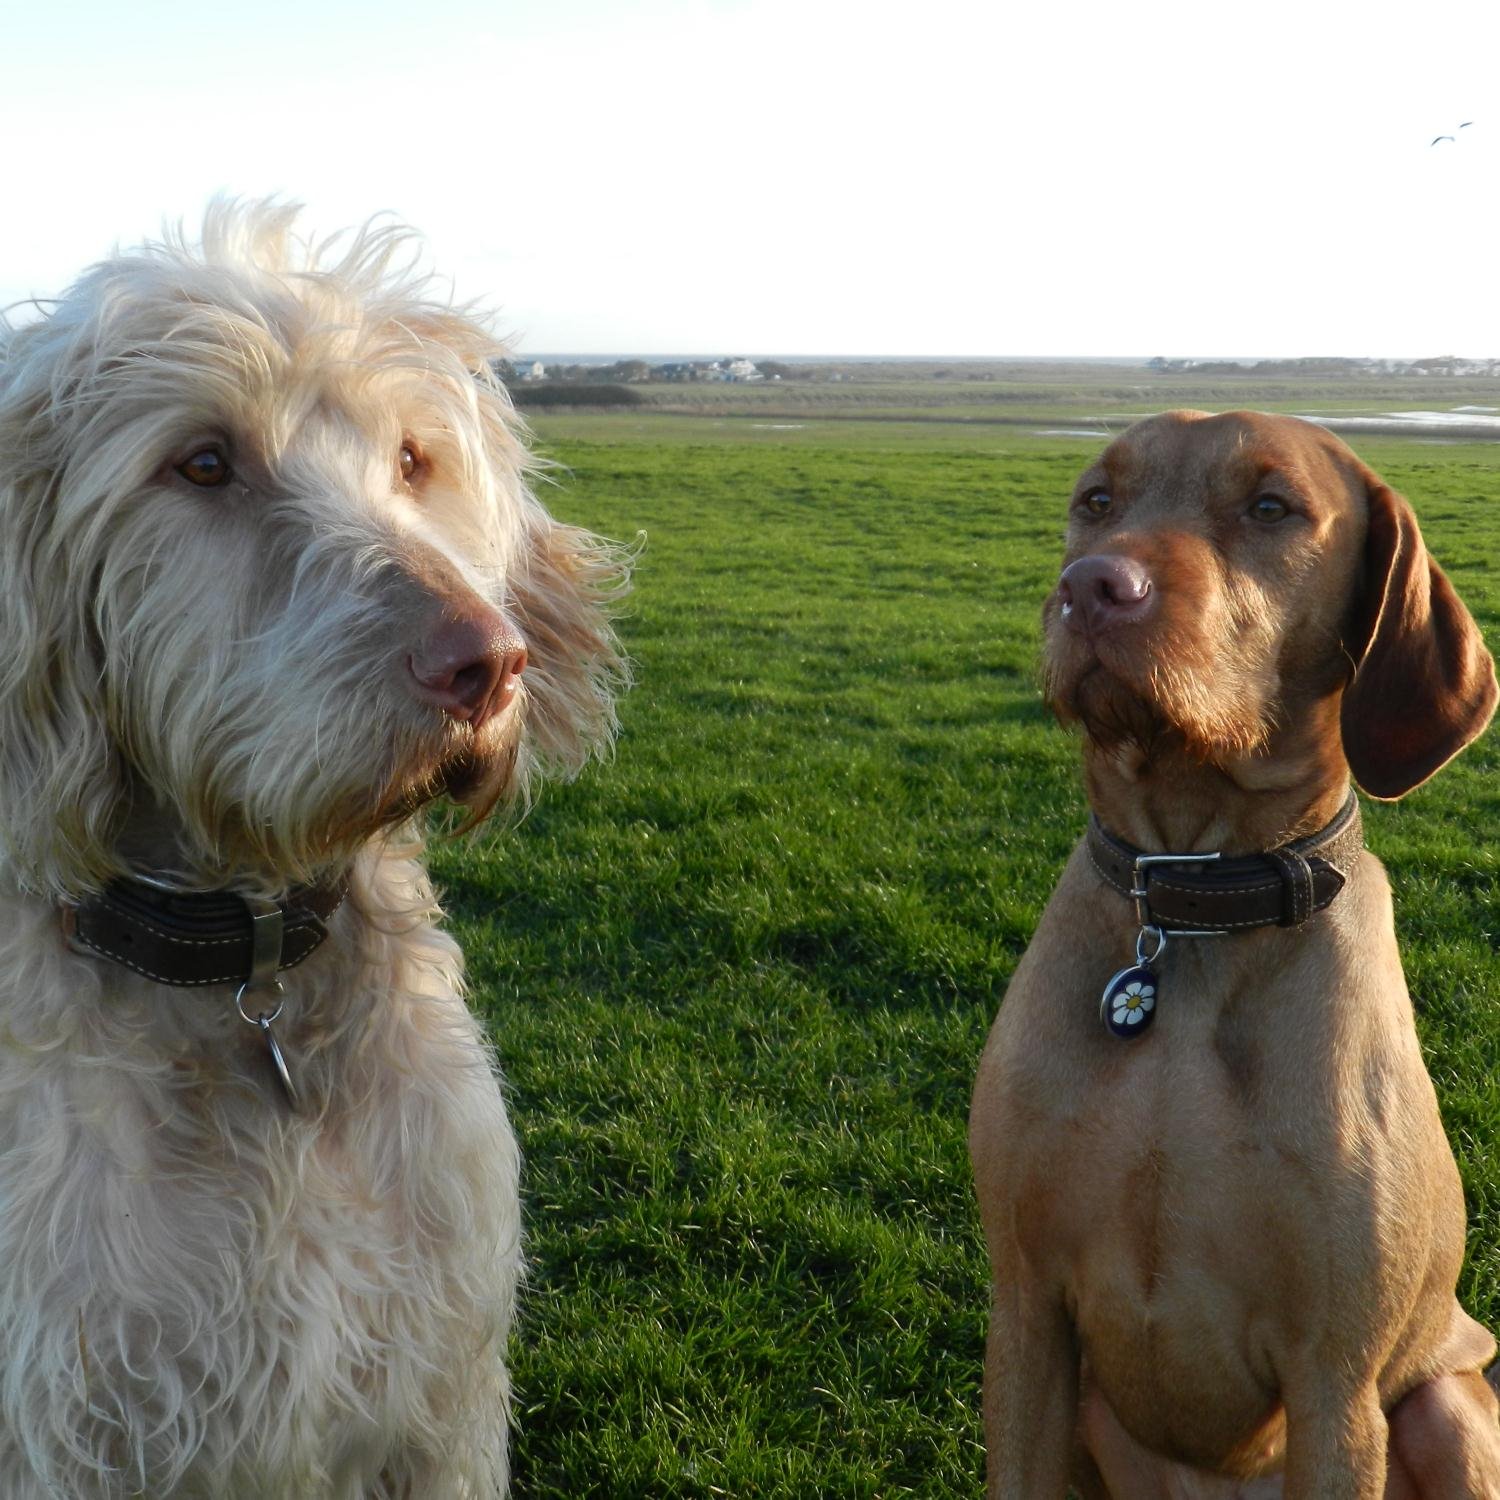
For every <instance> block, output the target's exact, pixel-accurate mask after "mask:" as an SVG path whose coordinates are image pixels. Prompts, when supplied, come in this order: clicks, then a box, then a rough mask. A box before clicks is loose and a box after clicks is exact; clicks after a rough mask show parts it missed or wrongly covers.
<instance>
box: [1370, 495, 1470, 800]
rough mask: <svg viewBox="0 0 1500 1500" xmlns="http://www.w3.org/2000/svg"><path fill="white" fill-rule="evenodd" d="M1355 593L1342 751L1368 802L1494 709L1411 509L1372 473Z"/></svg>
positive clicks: (1464, 614) (1449, 749)
mask: <svg viewBox="0 0 1500 1500" xmlns="http://www.w3.org/2000/svg"><path fill="white" fill-rule="evenodd" d="M1368 490H1369V497H1370V527H1369V532H1368V534H1367V536H1366V539H1365V571H1364V579H1365V582H1364V597H1363V600H1362V602H1361V605H1360V608H1359V610H1358V612H1357V613H1356V616H1355V620H1354V625H1353V628H1352V630H1351V633H1350V639H1349V641H1348V648H1349V653H1350V655H1351V656H1352V657H1353V659H1354V663H1355V672H1354V680H1353V681H1352V682H1351V683H1350V684H1349V687H1348V689H1347V691H1346V692H1345V693H1344V701H1343V707H1342V710H1341V720H1342V727H1343V738H1344V754H1345V756H1346V757H1347V758H1348V761H1349V769H1350V770H1351V771H1352V772H1353V773H1354V779H1355V780H1356V781H1357V782H1358V783H1359V784H1360V786H1362V787H1363V788H1364V789H1365V791H1366V792H1368V793H1369V794H1370V795H1371V796H1372V797H1381V798H1385V799H1387V800H1389V799H1393V798H1396V797H1401V796H1404V795H1405V794H1406V793H1407V792H1409V791H1411V789H1412V788H1413V787H1416V786H1420V785H1421V784H1422V783H1423V782H1424V781H1426V780H1427V778H1428V777H1429V776H1431V775H1432V774H1433V773H1434V772H1435V771H1438V770H1441V769H1442V767H1443V766H1445V765H1447V763H1448V762H1449V761H1450V760H1452V759H1453V757H1454V756H1455V755H1457V754H1458V752H1459V751H1460V750H1462V749H1463V748H1464V746H1465V745H1467V744H1469V743H1470V741H1472V740H1474V739H1476V738H1477V737H1478V736H1479V735H1480V734H1481V733H1482V732H1483V730H1484V727H1485V725H1486V724H1488V723H1489V721H1490V716H1491V714H1493V713H1494V711H1495V700H1496V695H1497V694H1496V686H1495V664H1494V662H1493V661H1492V660H1491V658H1490V653H1489V652H1488V651H1487V650H1486V649H1485V645H1484V638H1483V637H1482V636H1481V635H1480V633H1479V627H1478V626H1477V625H1476V624H1475V623H1474V621H1473V618H1472V617H1471V616H1470V614H1469V612H1468V610H1467V609H1465V608H1464V606H1463V601H1462V600H1460V599H1459V597H1458V595H1457V594H1456V593H1455V592H1454V590H1453V585H1452V584H1451V583H1449V582H1448V580H1447V578H1446V577H1445V576H1444V574H1443V570H1442V569H1441V568H1440V567H1438V565H1437V564H1436V563H1435V562H1433V560H1432V558H1431V557H1429V556H1428V553H1427V548H1426V546H1425V545H1424V544H1423V542H1422V533H1421V532H1420V531H1419V530H1418V528H1417V518H1416V516H1415V515H1414V514H1413V513H1412V508H1411V506H1410V505H1408V504H1407V503H1406V501H1405V500H1403V499H1402V498H1401V496H1400V495H1398V494H1396V493H1395V492H1394V491H1393V490H1390V489H1388V488H1387V487H1386V486H1385V485H1383V484H1381V483H1380V482H1379V481H1378V480H1376V479H1375V478H1374V476H1373V475H1372V476H1371V478H1370V482H1369V484H1368Z"/></svg>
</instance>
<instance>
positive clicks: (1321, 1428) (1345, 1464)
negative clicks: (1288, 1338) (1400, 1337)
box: [1284, 1375, 1389, 1500]
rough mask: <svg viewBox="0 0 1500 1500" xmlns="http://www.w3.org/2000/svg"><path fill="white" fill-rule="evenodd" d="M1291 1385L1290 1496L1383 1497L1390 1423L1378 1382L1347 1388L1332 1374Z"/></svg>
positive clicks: (1301, 1499)
mask: <svg viewBox="0 0 1500 1500" xmlns="http://www.w3.org/2000/svg"><path fill="white" fill-rule="evenodd" d="M1303 1390H1304V1395H1303V1398H1302V1399H1301V1400H1299V1399H1298V1394H1297V1392H1296V1391H1294V1390H1287V1391H1286V1393H1285V1400H1286V1483H1285V1490H1284V1494H1285V1500H1383V1497H1384V1495H1385V1471H1386V1440H1387V1436H1388V1431H1389V1429H1388V1427H1387V1425H1386V1419H1385V1413H1384V1412H1383V1411H1382V1410H1381V1409H1380V1395H1379V1392H1378V1391H1377V1390H1376V1389H1375V1386H1374V1384H1373V1382H1372V1383H1371V1384H1369V1385H1365V1386H1360V1387H1356V1388H1355V1389H1353V1390H1350V1391H1348V1392H1347V1393H1340V1392H1338V1391H1336V1390H1335V1389H1334V1388H1332V1387H1331V1386H1330V1385H1329V1383H1328V1381H1327V1377H1326V1375H1325V1376H1324V1377H1323V1379H1322V1381H1321V1383H1319V1382H1318V1380H1317V1379H1313V1380H1311V1381H1310V1382H1309V1384H1308V1385H1307V1386H1306V1387H1304V1388H1303Z"/></svg>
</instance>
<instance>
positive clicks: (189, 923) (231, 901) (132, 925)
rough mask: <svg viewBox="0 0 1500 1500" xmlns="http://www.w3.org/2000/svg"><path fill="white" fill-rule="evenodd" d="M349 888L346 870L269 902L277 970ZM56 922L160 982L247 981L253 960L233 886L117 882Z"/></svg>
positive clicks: (243, 904) (303, 953)
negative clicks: (277, 935)
mask: <svg viewBox="0 0 1500 1500" xmlns="http://www.w3.org/2000/svg"><path fill="white" fill-rule="evenodd" d="M348 889H349V877H348V875H347V874H345V875H341V876H339V878H338V879H337V880H336V881H333V882H331V883H329V884H326V885H315V886H296V887H294V888H293V889H292V890H291V891H290V892H288V894H287V895H286V897H285V898H284V899H283V900H281V901H279V902H276V903H274V907H275V908H276V909H279V910H280V913H281V946H280V954H279V957H278V959H277V961H276V968H277V969H278V970H281V969H290V968H292V967H293V966H294V965H296V964H300V963H301V962H302V960H303V959H305V958H306V957H307V956H308V954H310V953H311V952H312V951H313V950H314V949H315V948H317V946H318V945H319V944H320V943H321V942H322V941H323V939H324V938H326V937H327V936H328V928H327V925H326V923H327V921H328V919H329V918H330V917H331V916H332V915H333V914H334V912H336V911H337V910H338V909H339V907H340V906H341V905H342V904H343V900H344V896H345V895H346V893H347V892H348ZM264 905H265V908H266V910H267V911H272V910H273V907H272V904H271V903H264ZM63 928H64V931H65V932H66V933H67V935H68V939H69V941H70V942H71V943H72V945H73V946H74V947H75V948H79V949H82V950H85V951H87V952H89V953H94V954H97V955H98V956H99V957H101V958H107V959H110V960H112V961H113V962H114V963H117V964H123V965H124V966H125V967H126V968H127V969H134V970H135V972H136V973H137V974H144V975H145V976H146V978H147V979H154V980H156V981H157V982H158V983H160V984H174V985H207V984H247V983H248V982H249V981H250V979H251V977H252V973H253V972H254V969H255V966H256V958H257V949H256V942H255V919H254V917H253V916H252V911H251V906H250V904H249V903H248V902H247V901H246V900H245V899H244V898H243V897H241V896H238V895H236V894H235V893H234V892H233V891H173V890H168V889H165V888H163V887H158V886H155V885H150V884H147V883H146V882H144V881H140V880H116V881H113V882H112V883H111V884H109V885H107V886H106V887H105V888H104V889H103V890H102V891H100V892H99V893H98V894H97V895H92V896H87V897H85V898H84V899H83V900H82V901H80V902H79V903H78V904H77V905H76V906H69V907H65V908H64V910H63Z"/></svg>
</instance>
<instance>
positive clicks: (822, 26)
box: [0, 0, 1500, 358]
mask: <svg viewBox="0 0 1500 1500" xmlns="http://www.w3.org/2000/svg"><path fill="white" fill-rule="evenodd" d="M0 51H3V53H4V55H5V57H6V84H5V87H4V89H3V90H0V140H3V141H4V142H5V143H6V146H5V150H4V154H3V157H0V161H3V166H0V173H3V178H4V191H3V193H0V306H3V305H5V304H7V303H11V302H14V301H17V300H18V299H22V298H26V297H31V296H49V295H56V294H57V293H59V292H60V291H62V290H63V289H64V288H65V287H66V286H67V284H68V283H69V282H70V280H71V279H72V278H73V277H74V276H75V275H76V274H77V273H78V272H79V271H80V270H81V269H83V267H85V266H86V265H88V264H89V263H91V262H93V261H95V260H97V259H99V258H100V257H102V256H104V255H106V254H108V253H109V251H110V250H111V248H112V247H113V246H115V245H130V244H134V243H138V242H139V241H141V240H142V239H144V238H149V237H152V236H154V235H155V234H157V233H158V232H159V231H160V228H161V226H162V224H163V223H164V222H169V221H170V222H175V221H177V220H179V219H180V220H184V221H185V222H187V223H188V224H189V225H192V224H193V223H194V222H195V221H196V220H197V219H198V218H199V217H200V216H201V213H202V209H203V205H204V204H205V203H206V202H207V200H208V199H209V198H210V197H211V196H213V195H214V194H216V193H219V194H230V195H236V196H241V197H264V196H270V195H275V196H278V197H281V198H284V199H290V200H293V201H296V202H300V203H302V204H304V205H306V215H305V222H306V224H307V226H308V228H309V229H310V230H314V231H316V232H318V233H326V232H330V231H332V230H336V229H339V228H342V227H345V226H348V225H352V224H356V223H359V222H361V221H363V220H364V219H366V218H368V217H369V216H370V215H372V214H375V213H377V212H391V213H394V214H395V215H396V216H398V217H399V218H401V219H403V220H405V221H406V222H408V223H410V224H412V225H413V226H415V227H416V228H417V229H418V230H420V231H421V232H422V234H423V235H424V237H425V239H426V242H427V246H428V255H429V260H430V264H431V266H432V267H433V268H434V269H435V270H436V271H437V272H439V273H440V274H441V275H443V276H444V277H446V278H448V279H449V280H450V281H451V285H452V287H453V290H454V294H455V295H456V296H458V297H460V298H464V299H477V300H478V301H480V302H482V303H483V304H485V305H486V306H488V307H489V308H492V309H494V311H495V313H496V319H497V323H498V326H499V327H500V328H502V329H503V330H504V331H505V332H506V333H507V334H508V335H509V336H510V338H511V339H512V341H513V343H514V344H515V346H516V348H517V350H518V352H520V353H523V354H524V353H540V352H543V351H545V352H549V353H561V352H591V353H611V354H620V353H642V354H651V353H693V354H697V353H702V354H751V355H753V354H772V353H782V354H803V355H815V354H865V355H877V354H890V355H912V356H918V355H928V356H941V357H963V356H969V357H976V358H983V357H1000V356H1005V355H1054V356H1086V355H1099V356H1121V355H1141V356H1146V357H1149V356H1152V355H1158V354H1161V355H1167V356H1191V355H1199V356H1203V355H1221V356H1252V355H1253V356H1297V355H1312V354H1338V355H1373V356H1391V357H1420V356H1426V355H1439V354H1460V355H1469V356H1474V357H1500V290H1497V289H1500V275H1497V271H1500V63H1497V59H1500V4H1496V3H1495V0H1452V3H1448V0H1443V3H1429V4H1425V5H1411V4H1408V5H1405V6H1401V7H1399V8H1396V7H1390V8H1386V7H1377V6H1373V5H1370V4H1368V3H1360V4H1344V3H1333V0H1298V3H1287V0H1260V3H1258V4H1256V5H1255V6H1253V7H1252V6H1242V5H1227V4H1216V3H1213V0H1190V3H1178V0H1138V3H1131V0H1109V3H1100V4H1096V3H1095V0H1070V3H1068V4H1065V5H1064V4H1056V5H1047V4H1035V3H1032V4H1020V3H1017V0H986V3H971V0H902V3H901V4H899V5H897V4H885V3H883V0H864V3H844V0H484V3H481V0H423V3H422V4H421V5H417V6H413V5H411V4H409V3H403V4H400V5H397V4H393V3H388V0H362V3H358V4H355V3H344V0H255V3H253V4H244V5H242V6H239V7H234V6H229V5H223V4H219V5H209V4H204V3H203V0H132V3H131V4H129V5H122V4H120V3H119V0H46V3H43V0H8V3H7V4H6V5H5V6H4V7H3V10H0ZM1465 120H1471V121H1473V124H1472V125H1470V126H1469V127H1468V128H1467V129H1464V130H1461V131H1459V130H1457V129H1456V127H1457V126H1458V125H1459V123H1460V122H1462V121H1465ZM1449 133H1453V134H1456V136H1457V139H1456V140H1454V141H1444V142H1441V143H1439V144H1438V145H1437V146H1433V145H1431V144H1430V142H1431V140H1432V138H1433V137H1434V136H1436V135H1439V134H1449ZM13 316H14V314H13Z"/></svg>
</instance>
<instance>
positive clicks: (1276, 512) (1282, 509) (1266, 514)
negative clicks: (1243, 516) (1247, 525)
mask: <svg viewBox="0 0 1500 1500" xmlns="http://www.w3.org/2000/svg"><path fill="white" fill-rule="evenodd" d="M1250 514H1251V515H1252V516H1254V517H1255V519H1256V520H1257V521H1264V522H1265V523H1266V524H1267V525H1270V524H1271V523H1272V522H1274V521H1280V520H1282V519H1284V518H1285V516H1286V514H1287V505H1286V501H1285V500H1278V499H1277V498H1276V496H1275V495H1261V496H1259V497H1258V498H1257V499H1255V500H1253V501H1251V503H1250Z"/></svg>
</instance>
